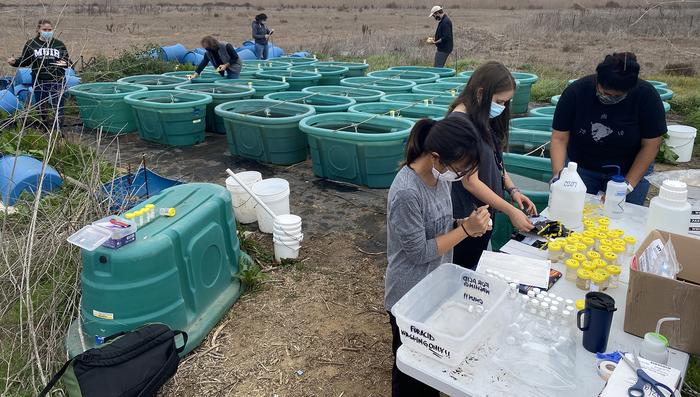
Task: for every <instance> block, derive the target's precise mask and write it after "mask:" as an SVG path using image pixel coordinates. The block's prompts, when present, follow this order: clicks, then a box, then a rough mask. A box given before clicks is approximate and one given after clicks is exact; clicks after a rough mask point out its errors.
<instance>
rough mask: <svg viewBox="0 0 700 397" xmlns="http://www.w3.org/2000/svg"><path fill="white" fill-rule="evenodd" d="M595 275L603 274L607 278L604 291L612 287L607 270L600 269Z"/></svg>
mask: <svg viewBox="0 0 700 397" xmlns="http://www.w3.org/2000/svg"><path fill="white" fill-rule="evenodd" d="M595 273H598V274H602V275H603V276H605V283H604V284H603V285H604V290H607V289H608V287H609V286H610V273H608V271H607V270H606V269H605V268H598V269H596V271H595Z"/></svg>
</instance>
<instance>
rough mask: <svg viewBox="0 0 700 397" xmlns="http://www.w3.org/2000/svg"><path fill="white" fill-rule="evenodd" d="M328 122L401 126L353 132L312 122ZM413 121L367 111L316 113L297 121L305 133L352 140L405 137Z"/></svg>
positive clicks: (379, 140) (365, 140)
mask: <svg viewBox="0 0 700 397" xmlns="http://www.w3.org/2000/svg"><path fill="white" fill-rule="evenodd" d="M326 120H327V121H329V122H334V123H338V122H341V123H342V122H345V123H350V125H352V124H359V123H366V124H369V125H372V124H374V125H376V124H377V123H380V122H381V123H384V124H388V125H390V126H394V127H396V128H401V129H400V130H398V131H394V132H387V133H381V134H358V133H355V132H348V131H339V130H330V129H327V128H320V127H316V126H314V125H313V124H314V123H316V122H322V121H326ZM413 124H414V123H413V122H412V121H409V120H403V119H399V118H395V117H388V116H379V115H376V114H369V113H347V112H342V113H340V112H338V113H323V114H317V115H315V116H310V117H306V118H304V119H303V120H301V122H299V129H301V131H302V132H304V133H305V134H310V135H315V136H322V137H327V138H334V139H343V140H347V141H354V142H386V141H395V140H399V139H405V138H407V137H408V135H409V134H410V133H411V129H412V128H413Z"/></svg>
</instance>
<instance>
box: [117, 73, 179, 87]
mask: <svg viewBox="0 0 700 397" xmlns="http://www.w3.org/2000/svg"><path fill="white" fill-rule="evenodd" d="M149 79H150V80H154V81H157V82H159V84H148V82H149ZM139 80H146V81H147V83H144V82H143V81H139ZM161 80H166V81H169V82H168V83H166V84H160V81H161ZM117 82H118V83H129V84H139V85H143V86H145V87H148V88H151V87H175V86H176V85H180V84H188V83H191V81H189V80H187V79H186V78H184V77H176V76H163V75H162V74H139V75H135V76H127V77H122V78H121V79H119V80H117Z"/></svg>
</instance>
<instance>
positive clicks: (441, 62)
mask: <svg viewBox="0 0 700 397" xmlns="http://www.w3.org/2000/svg"><path fill="white" fill-rule="evenodd" d="M449 56H450V53H449V52H442V51H435V63H434V64H433V65H434V66H435V67H436V68H442V67H445V63H447V57H449Z"/></svg>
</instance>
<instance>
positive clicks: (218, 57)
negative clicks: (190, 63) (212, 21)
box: [192, 36, 243, 79]
mask: <svg viewBox="0 0 700 397" xmlns="http://www.w3.org/2000/svg"><path fill="white" fill-rule="evenodd" d="M201 44H202V47H204V48H205V49H206V50H207V52H206V54H204V59H202V62H200V64H199V65H198V66H197V69H196V70H195V73H194V75H193V76H192V78H197V77H199V75H200V74H202V71H203V70H204V68H206V67H207V65H208V64H209V63H210V62H211V64H212V65H213V66H214V67H215V68H216V71H217V72H219V74H220V75H222V76H224V73H225V75H226V78H227V79H237V78H238V77H239V76H240V74H241V67H242V66H243V65H242V64H241V58H240V57H239V56H238V53H237V52H236V50H235V49H234V48H233V46H232V45H231V44H230V43H222V42H219V41H218V40H216V39H215V38H214V37H212V36H204V37H203V38H202V43H201Z"/></svg>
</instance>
